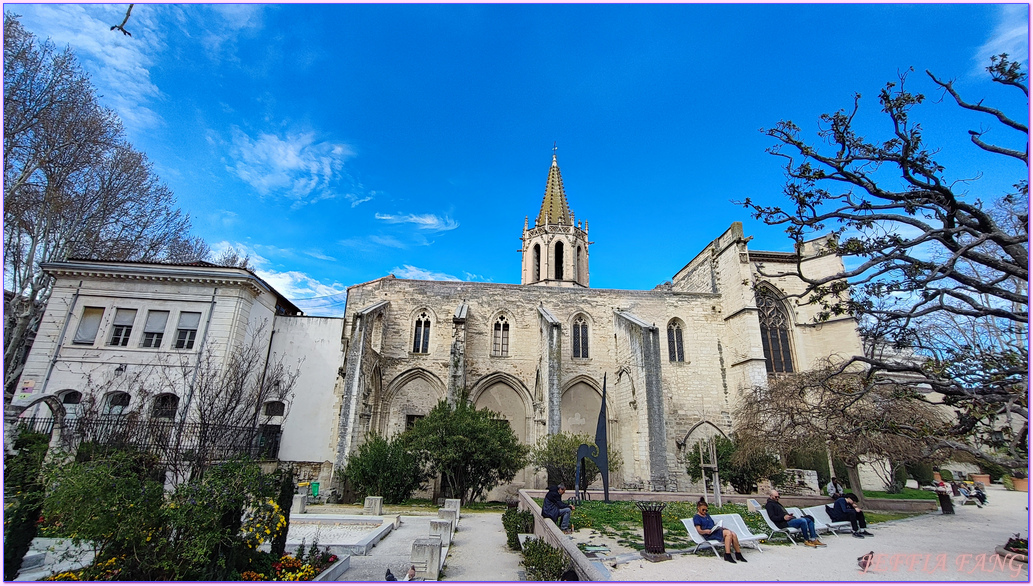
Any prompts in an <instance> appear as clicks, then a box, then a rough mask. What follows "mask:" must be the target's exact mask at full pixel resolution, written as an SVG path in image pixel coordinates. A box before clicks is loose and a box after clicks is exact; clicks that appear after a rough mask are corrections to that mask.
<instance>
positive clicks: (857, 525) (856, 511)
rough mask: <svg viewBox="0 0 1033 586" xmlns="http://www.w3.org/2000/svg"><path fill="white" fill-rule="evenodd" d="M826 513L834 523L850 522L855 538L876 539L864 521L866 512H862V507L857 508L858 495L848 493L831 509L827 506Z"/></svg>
mask: <svg viewBox="0 0 1033 586" xmlns="http://www.w3.org/2000/svg"><path fill="white" fill-rule="evenodd" d="M825 511H826V512H827V513H828V514H829V518H830V519H832V520H833V521H850V526H851V527H852V528H853V530H854V537H860V538H861V539H864V538H865V537H866V536H867V537H874V535H873V534H871V533H869V532H868V523H867V522H866V521H865V520H864V512H863V511H861V507H859V506H857V495H855V494H854V493H852V492H848V493H846V495H844V496H843V497H841V498H838V499H836V502H834V503H832V506H831V507H829V506H828V505H826V506H825Z"/></svg>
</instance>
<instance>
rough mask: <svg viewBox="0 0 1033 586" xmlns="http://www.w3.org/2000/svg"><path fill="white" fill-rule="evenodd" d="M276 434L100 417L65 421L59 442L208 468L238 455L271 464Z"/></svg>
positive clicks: (34, 424) (27, 420)
mask: <svg viewBox="0 0 1033 586" xmlns="http://www.w3.org/2000/svg"><path fill="white" fill-rule="evenodd" d="M13 425H15V426H16V427H18V428H22V429H26V430H28V431H34V432H38V433H48V434H49V433H51V432H52V431H53V428H54V418H52V417H22V418H18V419H17V420H15V421H14V422H13ZM281 435H282V432H281V430H280V426H278V425H260V426H258V428H254V427H250V426H238V425H213V424H209V423H202V422H177V421H173V420H171V419H163V418H151V419H141V418H139V417H127V416H121V415H106V416H101V417H96V418H70V417H69V418H66V419H65V423H64V427H63V428H62V433H61V438H62V443H64V444H65V447H66V448H69V449H70V450H76V449H78V447H79V446H80V445H82V444H83V443H96V444H100V445H104V446H119V447H133V448H136V449H139V450H143V451H147V452H151V453H153V454H155V455H157V456H158V457H159V459H161V460H162V461H163V462H183V461H185V462H190V461H194V460H198V459H201V460H203V461H204V463H211V462H218V461H223V460H228V459H231V458H234V457H238V456H249V457H252V458H257V459H262V460H275V459H276V457H277V455H278V454H279V451H280V437H281Z"/></svg>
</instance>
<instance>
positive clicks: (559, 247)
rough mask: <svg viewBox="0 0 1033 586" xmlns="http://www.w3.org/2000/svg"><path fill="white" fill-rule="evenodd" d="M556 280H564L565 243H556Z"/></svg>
mask: <svg viewBox="0 0 1033 586" xmlns="http://www.w3.org/2000/svg"><path fill="white" fill-rule="evenodd" d="M556 280H557V281H562V280H563V243H562V242H557V243H556Z"/></svg>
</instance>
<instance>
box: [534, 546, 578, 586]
mask: <svg viewBox="0 0 1033 586" xmlns="http://www.w3.org/2000/svg"><path fill="white" fill-rule="evenodd" d="M523 564H524V570H525V571H526V574H527V579H528V580H529V581H533V582H556V581H559V579H560V578H562V577H563V572H565V571H566V570H567V567H568V566H569V565H570V562H569V561H568V560H567V554H565V553H563V550H561V549H557V548H555V547H553V546H551V545H549V544H548V543H546V542H545V540H544V539H541V538H539V537H536V538H534V539H528V540H527V541H525V542H524V561H523Z"/></svg>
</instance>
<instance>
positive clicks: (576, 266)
mask: <svg viewBox="0 0 1033 586" xmlns="http://www.w3.org/2000/svg"><path fill="white" fill-rule="evenodd" d="M580 276H581V247H580V246H578V247H577V255H576V256H575V257H574V280H575V281H576V280H578V278H579V277H580Z"/></svg>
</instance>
